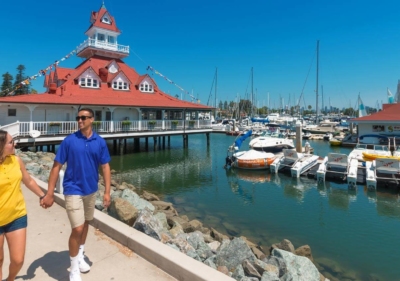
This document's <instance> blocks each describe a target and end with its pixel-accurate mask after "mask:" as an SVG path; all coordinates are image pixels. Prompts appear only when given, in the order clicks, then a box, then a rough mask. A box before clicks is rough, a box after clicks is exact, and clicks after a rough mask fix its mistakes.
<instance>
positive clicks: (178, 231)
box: [169, 223, 185, 238]
mask: <svg viewBox="0 0 400 281" xmlns="http://www.w3.org/2000/svg"><path fill="white" fill-rule="evenodd" d="M169 233H171V235H172V237H173V238H176V237H177V236H178V235H179V234H183V233H185V232H184V231H183V229H182V226H181V225H180V224H179V223H175V225H174V226H173V227H172V228H171V229H170V230H169Z"/></svg>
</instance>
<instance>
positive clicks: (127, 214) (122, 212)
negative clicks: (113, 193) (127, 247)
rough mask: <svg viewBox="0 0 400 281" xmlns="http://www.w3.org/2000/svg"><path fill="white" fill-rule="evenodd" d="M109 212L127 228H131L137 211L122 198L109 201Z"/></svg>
mask: <svg viewBox="0 0 400 281" xmlns="http://www.w3.org/2000/svg"><path fill="white" fill-rule="evenodd" d="M110 212H112V213H113V214H115V215H116V218H117V219H118V220H120V221H122V222H123V223H126V224H127V225H129V226H132V225H133V223H134V222H135V220H136V219H137V217H138V210H137V209H136V208H135V207H133V206H132V205H131V204H130V203H129V202H128V201H126V200H124V199H122V198H115V199H113V200H112V201H111V204H110Z"/></svg>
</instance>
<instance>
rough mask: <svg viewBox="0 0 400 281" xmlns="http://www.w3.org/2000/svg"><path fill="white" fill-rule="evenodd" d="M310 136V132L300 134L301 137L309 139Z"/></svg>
mask: <svg viewBox="0 0 400 281" xmlns="http://www.w3.org/2000/svg"><path fill="white" fill-rule="evenodd" d="M311 136H312V134H311V133H310V132H305V133H303V134H302V137H303V139H305V140H308V139H310V137H311Z"/></svg>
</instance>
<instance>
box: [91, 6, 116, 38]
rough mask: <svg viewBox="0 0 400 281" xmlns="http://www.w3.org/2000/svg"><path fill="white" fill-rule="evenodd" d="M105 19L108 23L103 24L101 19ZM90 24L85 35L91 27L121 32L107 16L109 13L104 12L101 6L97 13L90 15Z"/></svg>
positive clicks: (112, 18) (112, 19)
mask: <svg viewBox="0 0 400 281" xmlns="http://www.w3.org/2000/svg"><path fill="white" fill-rule="evenodd" d="M105 17H106V18H108V20H109V22H110V23H105V22H103V19H104V18H105ZM90 22H91V23H92V24H91V26H89V28H88V30H87V31H86V32H85V33H87V32H88V31H89V30H90V29H92V28H93V27H97V28H103V29H106V30H110V31H114V32H117V33H121V31H120V30H119V29H118V27H117V25H116V23H115V19H114V17H113V16H111V15H110V14H109V12H108V11H107V10H106V8H105V7H104V6H102V7H101V8H100V10H99V11H98V12H92V13H91V16H90Z"/></svg>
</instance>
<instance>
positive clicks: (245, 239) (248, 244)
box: [240, 236, 257, 248]
mask: <svg viewBox="0 0 400 281" xmlns="http://www.w3.org/2000/svg"><path fill="white" fill-rule="evenodd" d="M240 238H242V239H243V240H244V241H245V242H246V244H247V246H249V247H250V248H252V247H254V248H255V247H257V244H254V243H253V242H251V241H249V240H247V237H246V236H240Z"/></svg>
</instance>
